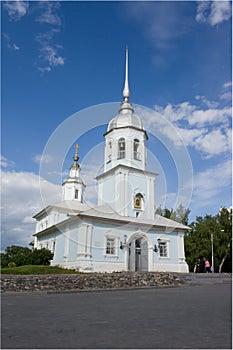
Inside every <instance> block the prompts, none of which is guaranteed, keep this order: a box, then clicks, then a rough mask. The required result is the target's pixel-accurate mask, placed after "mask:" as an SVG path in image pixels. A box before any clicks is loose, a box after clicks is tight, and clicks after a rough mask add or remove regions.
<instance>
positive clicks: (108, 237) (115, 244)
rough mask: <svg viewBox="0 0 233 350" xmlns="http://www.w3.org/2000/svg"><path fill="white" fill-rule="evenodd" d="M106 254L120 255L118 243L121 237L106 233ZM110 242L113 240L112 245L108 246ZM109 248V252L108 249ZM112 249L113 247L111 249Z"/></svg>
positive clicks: (109, 255) (108, 255) (106, 255)
mask: <svg viewBox="0 0 233 350" xmlns="http://www.w3.org/2000/svg"><path fill="white" fill-rule="evenodd" d="M104 240H105V242H104V256H105V257H110V258H111V257H113V258H115V257H118V253H119V249H118V245H119V237H117V236H115V235H106V236H105V237H104ZM108 242H113V244H112V245H110V247H108ZM108 248H109V252H108V251H107V250H108ZM111 249H113V250H112V251H111Z"/></svg>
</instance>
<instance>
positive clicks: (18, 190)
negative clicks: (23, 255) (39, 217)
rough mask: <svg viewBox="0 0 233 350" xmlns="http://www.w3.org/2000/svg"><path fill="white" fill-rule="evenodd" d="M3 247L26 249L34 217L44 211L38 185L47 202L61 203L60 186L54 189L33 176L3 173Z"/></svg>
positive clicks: (22, 173) (54, 186) (44, 181)
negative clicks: (23, 246)
mask: <svg viewBox="0 0 233 350" xmlns="http://www.w3.org/2000/svg"><path fill="white" fill-rule="evenodd" d="M1 176H2V244H3V245H4V247H5V246H7V245H12V244H16V245H17V244H20V245H27V244H28V243H29V242H30V241H31V240H32V235H33V233H34V223H33V220H32V219H31V218H32V216H33V215H34V214H36V213H37V212H38V211H39V210H41V209H42V208H43V207H44V203H43V201H44V199H43V198H41V193H40V181H43V188H44V189H45V190H46V196H47V198H46V200H49V201H50V203H51V204H53V203H57V202H60V200H61V198H60V196H61V186H60V185H54V184H52V183H50V182H48V181H46V180H43V179H40V177H39V176H38V175H36V174H34V173H29V172H15V171H2V172H1Z"/></svg>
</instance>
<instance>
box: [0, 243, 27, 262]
mask: <svg viewBox="0 0 233 350" xmlns="http://www.w3.org/2000/svg"><path fill="white" fill-rule="evenodd" d="M11 262H14V263H15V264H16V266H22V265H29V264H31V263H32V251H31V249H29V248H27V247H21V246H15V245H12V246H10V247H7V248H6V249H5V253H2V254H1V266H2V267H6V266H8V264H9V263H11Z"/></svg>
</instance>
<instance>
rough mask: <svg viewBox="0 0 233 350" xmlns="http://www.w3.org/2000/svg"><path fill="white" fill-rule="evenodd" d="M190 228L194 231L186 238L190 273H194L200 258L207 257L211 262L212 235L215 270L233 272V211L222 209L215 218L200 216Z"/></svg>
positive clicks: (186, 253)
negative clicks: (232, 256) (232, 257)
mask: <svg viewBox="0 0 233 350" xmlns="http://www.w3.org/2000/svg"><path fill="white" fill-rule="evenodd" d="M190 226H191V228H192V230H191V232H189V233H187V235H186V237H185V255H186V261H187V263H188V265H189V267H190V271H193V269H194V266H195V264H196V261H197V259H198V258H203V257H205V258H206V259H208V260H209V261H210V262H211V260H212V259H211V258H212V249H211V248H212V245H211V235H213V248H214V266H215V270H217V271H219V272H222V271H226V272H230V271H232V268H231V261H232V260H231V248H232V209H231V210H229V209H227V208H222V209H221V210H220V211H219V213H218V214H217V215H215V216H212V215H205V216H204V217H202V216H198V217H196V221H195V222H193V223H192V224H190Z"/></svg>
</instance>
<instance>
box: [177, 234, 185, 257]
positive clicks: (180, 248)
mask: <svg viewBox="0 0 233 350" xmlns="http://www.w3.org/2000/svg"><path fill="white" fill-rule="evenodd" d="M177 240H178V259H179V262H185V254H184V234H183V233H177Z"/></svg>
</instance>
